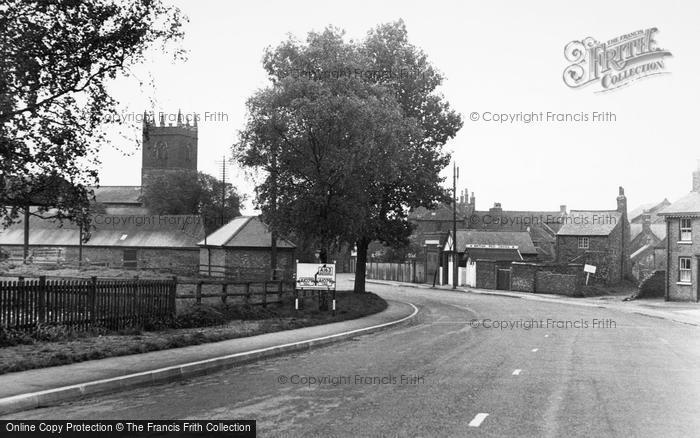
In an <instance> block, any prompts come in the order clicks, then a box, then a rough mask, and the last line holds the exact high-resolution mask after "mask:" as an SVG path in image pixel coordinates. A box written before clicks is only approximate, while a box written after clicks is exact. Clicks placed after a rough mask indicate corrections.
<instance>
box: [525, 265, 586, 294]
mask: <svg viewBox="0 0 700 438" xmlns="http://www.w3.org/2000/svg"><path fill="white" fill-rule="evenodd" d="M535 281H536V282H537V290H536V292H538V293H546V294H559V295H567V296H571V297H575V296H581V293H580V291H579V286H578V281H577V276H576V275H570V274H557V273H555V272H549V271H538V272H537V273H536V274H535Z"/></svg>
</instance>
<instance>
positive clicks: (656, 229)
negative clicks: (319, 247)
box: [630, 224, 666, 240]
mask: <svg viewBox="0 0 700 438" xmlns="http://www.w3.org/2000/svg"><path fill="white" fill-rule="evenodd" d="M642 229H643V228H642V224H630V240H634V238H635V237H637V236H639V234H640V233H641V232H642ZM649 229H650V230H651V232H652V233H654V236H656V237H657V238H658V239H660V240H661V239H663V238H665V237H666V224H649Z"/></svg>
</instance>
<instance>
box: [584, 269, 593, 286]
mask: <svg viewBox="0 0 700 438" xmlns="http://www.w3.org/2000/svg"><path fill="white" fill-rule="evenodd" d="M595 269H596V267H595V266H593V265H583V272H585V273H586V286H588V277H590V276H591V274H595Z"/></svg>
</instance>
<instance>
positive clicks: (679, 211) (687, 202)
mask: <svg viewBox="0 0 700 438" xmlns="http://www.w3.org/2000/svg"><path fill="white" fill-rule="evenodd" d="M659 214H660V215H662V216H682V215H690V216H698V215H700V192H690V193H688V194H687V195H685V196H684V197H682V198H681V199H679V200H678V201H676V202H674V203H673V204H671V205H669V206H668V207H666V208H664V209H663V210H661V211H660V212H659Z"/></svg>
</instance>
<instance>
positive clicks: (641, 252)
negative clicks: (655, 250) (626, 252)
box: [630, 245, 652, 260]
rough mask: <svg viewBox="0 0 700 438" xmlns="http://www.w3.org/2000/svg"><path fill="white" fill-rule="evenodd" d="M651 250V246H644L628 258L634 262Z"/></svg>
mask: <svg viewBox="0 0 700 438" xmlns="http://www.w3.org/2000/svg"><path fill="white" fill-rule="evenodd" d="M649 249H652V247H651V245H644V246H643V247H641V248H639V249H638V250H636V251H635V252H633V253H632V255H631V256H630V259H631V260H636V259H637V258H639V257H640V256H641V255H642V254H644V253H645V252H646V251H647V250H649Z"/></svg>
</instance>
